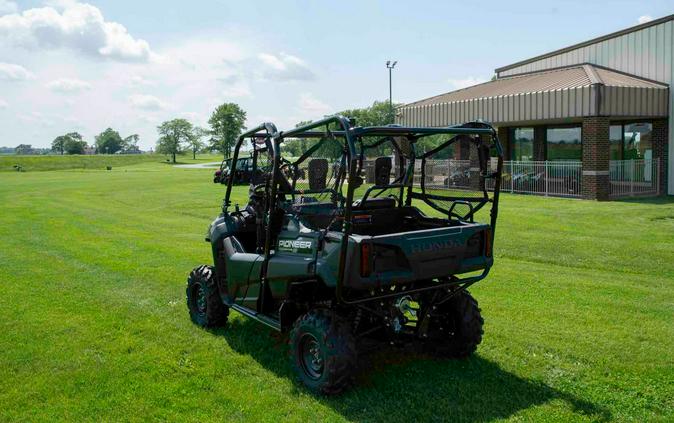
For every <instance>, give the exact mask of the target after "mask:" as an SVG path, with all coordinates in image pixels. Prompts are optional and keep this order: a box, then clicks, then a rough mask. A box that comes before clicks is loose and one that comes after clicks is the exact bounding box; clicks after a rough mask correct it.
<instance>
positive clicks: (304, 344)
mask: <svg viewBox="0 0 674 423" xmlns="http://www.w3.org/2000/svg"><path fill="white" fill-rule="evenodd" d="M299 347H300V348H299V353H300V363H301V364H302V370H304V373H306V375H307V376H309V377H310V378H311V379H320V377H321V376H322V375H323V360H324V358H323V350H322V349H321V345H320V343H319V342H318V340H317V339H316V337H315V336H313V335H312V334H310V333H305V334H304V335H302V338H301V339H300V345H299Z"/></svg>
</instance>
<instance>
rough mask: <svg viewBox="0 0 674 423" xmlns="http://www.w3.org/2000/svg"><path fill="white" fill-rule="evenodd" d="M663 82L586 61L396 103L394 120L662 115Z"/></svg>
mask: <svg viewBox="0 0 674 423" xmlns="http://www.w3.org/2000/svg"><path fill="white" fill-rule="evenodd" d="M668 107H669V87H668V86H667V85H666V84H662V83H659V82H656V81H651V80H647V79H644V78H639V77H636V76H634V75H628V74H625V73H621V72H618V71H615V70H611V69H607V68H603V67H599V66H596V65H591V64H583V65H574V66H569V67H566V68H559V69H553V70H546V71H542V72H532V73H529V74H523V75H518V76H513V77H508V78H500V79H496V80H494V81H490V82H486V83H484V84H479V85H475V86H473V87H469V88H465V89H462V90H457V91H453V92H449V93H446V94H442V95H439V96H435V97H431V98H428V99H425V100H420V101H417V102H414V103H411V104H407V105H404V106H401V107H399V108H398V109H397V119H396V121H397V122H398V123H400V124H404V125H413V126H446V125H454V124H458V123H461V122H468V121H473V120H477V119H482V120H484V121H487V122H491V123H493V124H495V125H499V124H509V123H515V122H525V121H526V122H531V121H563V120H574V119H580V118H583V117H587V116H611V117H616V118H627V117H630V118H634V117H637V118H638V117H650V118H658V117H666V116H668V111H669V110H668Z"/></svg>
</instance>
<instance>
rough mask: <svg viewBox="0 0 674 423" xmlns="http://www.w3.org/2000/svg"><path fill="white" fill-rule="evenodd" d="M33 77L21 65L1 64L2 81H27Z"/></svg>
mask: <svg viewBox="0 0 674 423" xmlns="http://www.w3.org/2000/svg"><path fill="white" fill-rule="evenodd" d="M33 77H34V76H33V74H32V73H31V72H29V71H28V69H26V68H24V67H23V66H21V65H16V64H14V63H3V62H0V80H5V81H25V80H27V79H33Z"/></svg>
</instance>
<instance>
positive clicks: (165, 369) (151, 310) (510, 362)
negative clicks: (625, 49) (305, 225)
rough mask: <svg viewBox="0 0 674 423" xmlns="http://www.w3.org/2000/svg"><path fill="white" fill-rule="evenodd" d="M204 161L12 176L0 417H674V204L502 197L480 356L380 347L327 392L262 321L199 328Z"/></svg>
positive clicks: (5, 233)
mask: <svg viewBox="0 0 674 423" xmlns="http://www.w3.org/2000/svg"><path fill="white" fill-rule="evenodd" d="M211 172H212V170H200V169H176V168H173V167H169V166H166V165H164V164H159V163H144V164H140V165H136V166H127V167H124V168H121V169H118V168H115V167H113V170H112V171H109V172H108V171H98V170H71V171H60V172H25V173H2V174H0V204H2V208H1V209H0V288H1V289H2V294H1V295H0V421H52V420H68V421H83V420H85V421H127V420H128V421H147V420H171V421H255V422H257V421H273V422H278V421H286V420H289V421H342V420H353V421H387V422H396V421H405V422H409V421H468V422H472V421H491V420H513V421H522V420H524V421H598V420H616V421H663V422H664V421H672V420H673V419H674V202H673V201H671V200H650V201H639V202H606V203H597V202H587V201H578V200H565V199H553V198H549V199H548V198H540V197H526V196H511V195H503V197H502V203H501V218H500V220H499V224H498V228H497V233H496V264H495V266H494V268H493V270H492V273H491V274H490V275H489V277H488V279H486V280H485V281H483V282H480V283H479V284H477V285H476V286H474V287H473V288H471V292H472V293H473V295H474V296H475V297H476V298H477V299H478V300H479V301H480V305H481V307H482V312H483V315H484V317H485V321H486V323H485V336H484V341H483V343H482V344H481V345H480V347H479V348H478V351H477V354H476V355H475V356H473V357H472V358H470V359H468V360H462V361H442V360H434V359H431V358H428V357H424V356H418V355H409V354H406V353H404V352H401V351H395V350H393V351H380V352H377V353H375V354H373V355H368V356H366V357H363V358H362V360H361V369H360V376H359V378H358V385H357V386H356V387H355V389H353V390H351V391H349V392H348V393H346V394H345V395H343V396H341V397H336V398H323V397H316V396H313V395H311V394H310V393H308V392H307V391H306V390H305V389H304V388H302V387H301V386H300V385H299V384H297V383H295V382H294V375H293V373H292V372H291V370H290V366H289V363H288V359H287V348H286V346H285V343H284V342H285V340H284V339H283V338H282V337H281V336H279V335H276V334H274V333H273V332H272V331H271V330H269V329H268V328H266V327H265V326H262V325H260V324H258V323H256V322H253V321H251V320H248V319H246V318H244V317H242V316H239V315H237V314H236V313H233V314H232V316H231V319H230V325H229V326H228V327H227V328H226V329H225V330H214V331H207V330H202V329H200V328H198V327H195V326H194V325H193V324H192V323H191V322H190V320H189V317H188V314H187V311H186V306H185V298H184V292H185V291H184V288H185V286H184V284H185V278H186V276H187V274H188V272H189V271H190V270H191V269H192V268H193V267H194V266H196V265H198V264H200V263H209V262H210V261H211V257H210V248H209V245H208V244H207V243H206V242H204V234H205V231H206V228H207V226H208V224H209V223H210V221H211V220H212V218H213V217H214V216H215V215H217V214H218V212H219V210H220V204H221V199H222V196H223V195H224V189H223V187H222V186H220V185H214V184H213V183H211ZM245 193H246V188H244V187H240V188H237V189H236V190H235V195H236V198H237V199H238V201H239V202H241V203H244V201H245Z"/></svg>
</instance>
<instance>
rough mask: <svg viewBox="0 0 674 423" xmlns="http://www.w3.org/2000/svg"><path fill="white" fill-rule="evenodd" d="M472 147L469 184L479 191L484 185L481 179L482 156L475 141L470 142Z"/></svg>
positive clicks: (471, 187)
mask: <svg viewBox="0 0 674 423" xmlns="http://www.w3.org/2000/svg"><path fill="white" fill-rule="evenodd" d="M469 147H470V155H469V157H470V169H469V174H470V177H469V185H470V189H474V190H476V191H479V190H480V189H481V187H482V184H481V181H480V179H482V178H481V177H480V158H479V156H478V152H477V146H476V145H475V144H473V143H470V144H469Z"/></svg>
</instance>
